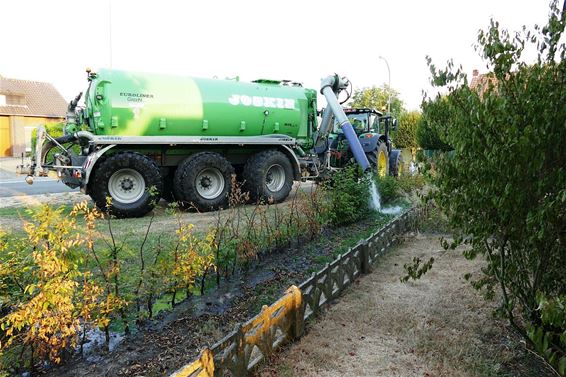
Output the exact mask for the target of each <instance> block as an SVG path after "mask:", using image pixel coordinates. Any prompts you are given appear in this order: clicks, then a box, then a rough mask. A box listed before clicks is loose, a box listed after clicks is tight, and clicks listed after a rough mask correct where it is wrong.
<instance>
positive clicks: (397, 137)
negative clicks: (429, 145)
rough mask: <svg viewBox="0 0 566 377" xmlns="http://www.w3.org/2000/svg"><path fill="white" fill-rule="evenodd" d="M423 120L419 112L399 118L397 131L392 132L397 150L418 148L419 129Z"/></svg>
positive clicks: (405, 114)
mask: <svg viewBox="0 0 566 377" xmlns="http://www.w3.org/2000/svg"><path fill="white" fill-rule="evenodd" d="M420 119H421V113H420V112H418V111H409V112H404V113H402V114H401V115H400V116H399V119H398V126H397V131H394V132H392V135H391V137H392V139H393V143H394V144H395V147H396V148H417V147H418V146H419V144H418V142H417V127H418V125H419V122H420Z"/></svg>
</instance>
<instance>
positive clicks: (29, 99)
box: [0, 76, 67, 118]
mask: <svg viewBox="0 0 566 377" xmlns="http://www.w3.org/2000/svg"><path fill="white" fill-rule="evenodd" d="M0 95H19V96H23V98H24V100H23V102H22V105H0V114H2V115H22V116H41V117H49V118H60V117H64V116H65V113H66V112H67V101H65V99H64V98H63V96H61V94H60V93H59V92H58V91H57V89H55V87H54V86H53V85H52V84H50V83H47V82H39V81H29V80H18V79H9V78H5V77H2V76H0ZM24 102H25V104H24Z"/></svg>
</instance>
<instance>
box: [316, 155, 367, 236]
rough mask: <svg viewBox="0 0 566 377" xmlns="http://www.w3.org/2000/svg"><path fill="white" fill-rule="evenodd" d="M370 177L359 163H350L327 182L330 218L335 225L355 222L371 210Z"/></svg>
mask: <svg viewBox="0 0 566 377" xmlns="http://www.w3.org/2000/svg"><path fill="white" fill-rule="evenodd" d="M369 185H370V178H368V176H367V175H365V174H362V173H361V172H360V170H359V168H358V166H357V165H348V166H346V167H345V168H344V169H341V170H339V171H337V172H336V173H334V175H333V176H332V177H331V179H330V180H329V181H328V182H326V184H325V186H326V188H327V189H328V190H327V195H328V199H329V201H330V211H329V214H328V216H329V218H330V219H329V220H330V222H331V223H332V224H334V225H345V224H351V223H354V222H356V221H358V220H360V219H361V218H363V217H364V216H365V215H366V214H367V213H368V212H369V197H370V192H369Z"/></svg>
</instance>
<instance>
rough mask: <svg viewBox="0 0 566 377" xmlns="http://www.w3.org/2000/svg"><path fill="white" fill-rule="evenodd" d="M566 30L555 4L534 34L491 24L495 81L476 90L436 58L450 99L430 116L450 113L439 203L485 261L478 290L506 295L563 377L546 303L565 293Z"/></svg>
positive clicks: (483, 51)
mask: <svg viewBox="0 0 566 377" xmlns="http://www.w3.org/2000/svg"><path fill="white" fill-rule="evenodd" d="M565 26H566V15H565V14H561V12H560V10H559V9H558V8H557V3H556V2H553V3H552V5H551V10H550V16H549V20H548V24H547V25H546V26H544V27H535V29H534V31H530V30H528V28H526V27H525V28H524V29H523V30H522V31H521V32H517V33H510V32H508V31H506V30H502V29H500V27H499V24H498V23H497V22H495V21H492V22H491V24H490V26H489V28H488V29H487V30H485V31H480V32H479V35H478V47H477V50H478V52H479V53H480V55H481V56H482V57H483V58H484V60H485V61H486V65H487V67H488V68H489V70H490V71H491V72H492V76H491V79H490V82H489V83H487V85H486V87H485V88H482V91H481V92H479V91H476V90H474V89H471V88H470V87H469V86H468V82H467V77H466V76H465V74H464V73H462V71H461V70H460V69H456V68H455V67H454V65H452V64H449V65H448V67H447V68H445V69H437V68H436V67H435V66H434V65H433V64H432V63H431V62H430V59H429V66H430V70H431V72H432V74H433V77H432V82H433V83H435V85H436V86H439V87H444V88H445V89H447V90H448V95H447V96H445V97H443V98H442V99H438V100H436V103H437V104H438V106H437V107H435V108H433V109H431V110H434V111H430V112H427V111H424V114H426V113H428V115H427V116H430V117H429V119H442V118H443V117H444V116H445V114H448V116H449V121H448V122H447V123H445V124H450V127H449V128H447V129H446V130H447V134H446V139H445V141H446V142H447V143H448V144H450V145H452V146H453V147H454V149H455V152H454V154H453V156H451V157H450V158H449V156H446V155H442V156H439V158H438V159H437V161H436V169H437V174H436V177H435V179H434V183H435V184H436V186H437V188H438V190H437V191H436V193H435V195H434V198H435V200H436V202H437V203H438V205H439V206H440V207H441V208H442V209H443V210H444V212H445V213H446V214H447V215H448V217H449V220H450V224H451V225H452V226H453V227H454V228H456V229H458V230H459V231H460V232H461V234H465V235H466V238H465V239H459V240H457V241H459V242H466V243H469V244H470V245H471V249H470V250H467V251H466V252H465V255H466V256H467V257H469V258H473V257H475V256H477V255H482V256H484V257H485V259H486V267H485V268H483V269H482V271H483V273H484V274H485V275H484V276H483V277H482V278H481V279H480V280H479V281H477V282H476V283H475V284H474V285H475V286H476V287H477V288H482V289H484V292H486V293H487V294H488V295H489V296H491V297H495V295H494V294H493V293H494V291H495V290H496V289H497V290H500V292H501V294H500V295H499V296H497V297H499V298H500V307H499V311H498V312H499V313H500V314H501V315H504V316H505V317H506V318H507V319H508V320H509V322H510V324H511V325H512V326H513V327H514V328H515V329H516V330H517V331H518V332H520V333H521V334H522V335H523V336H524V337H525V339H527V340H528V341H530V342H531V344H532V345H533V346H534V348H535V350H536V351H538V352H539V353H540V354H541V356H543V357H544V358H545V359H546V360H547V361H548V362H549V363H550V364H552V365H553V366H554V367H555V368H556V369H557V370H561V373H562V374H564V369H565V368H564V366H565V365H566V345H565V343H566V342H563V343H561V342H558V341H557V340H556V339H558V338H559V336H564V337H566V335H559V334H565V333H566V321H561V320H559V318H558V317H559V316H558V315H556V318H555V319H556V320H552V321H551V320H545V314H548V313H557V312H558V311H555V310H554V309H552V310H551V309H548V310H547V311H546V312H545V310H544V307H543V306H541V302H542V301H544V302H546V303H549V306H548V307H549V308H553V307H559V306H561V305H563V301H562V298H563V297H564V295H565V293H566V279H565V266H566V252H565V250H566V246H565V245H566V232H565V231H564V230H565V229H566V211H565V208H566V170H565V169H564V167H565V166H566V154H565V153H564V151H565V150H566V127H565V125H566V107H565V106H564V103H566V46H565V45H564V44H560V43H559V42H560V41H562V40H563V39H564V35H563V32H564V28H565ZM531 48H532V49H533V50H537V51H538V59H537V60H536V63H534V64H532V65H527V64H526V63H525V62H524V61H523V59H522V53H523V50H525V49H526V50H529V49H531ZM441 90H442V89H441ZM432 103H435V102H432ZM423 117H425V116H424V115H423ZM541 297H542V298H543V299H541ZM541 300H542V301H541ZM560 310H563V308H561V309H560ZM552 315H553V316H554V314H552ZM517 316H520V317H522V318H519V319H517V318H516V317H517ZM547 319H548V318H547ZM547 334H550V335H547ZM545 339H546V340H545ZM553 339H554V340H553ZM553 355H554V356H553Z"/></svg>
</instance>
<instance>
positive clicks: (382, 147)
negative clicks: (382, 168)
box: [366, 141, 389, 175]
mask: <svg viewBox="0 0 566 377" xmlns="http://www.w3.org/2000/svg"><path fill="white" fill-rule="evenodd" d="M380 151H383V152H384V153H385V161H386V165H389V156H388V154H387V145H386V144H385V143H384V142H383V141H380V142H379V143H378V144H377V146H376V148H375V149H374V150H373V151H371V152H366V157H367V159H368V161H369V166H370V167H371V170H372V171H373V172H375V173H376V174H377V156H378V154H379V152H380ZM388 172H389V168H387V169H386V173H385V175H387V173H388Z"/></svg>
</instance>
